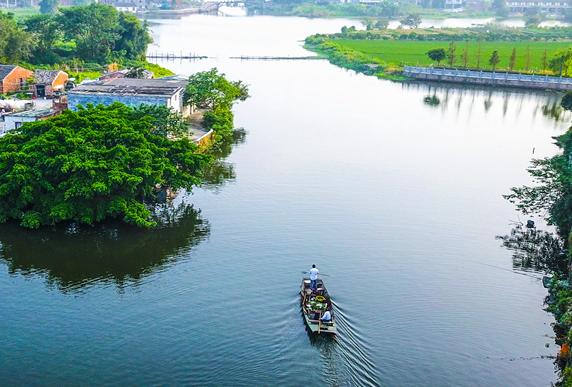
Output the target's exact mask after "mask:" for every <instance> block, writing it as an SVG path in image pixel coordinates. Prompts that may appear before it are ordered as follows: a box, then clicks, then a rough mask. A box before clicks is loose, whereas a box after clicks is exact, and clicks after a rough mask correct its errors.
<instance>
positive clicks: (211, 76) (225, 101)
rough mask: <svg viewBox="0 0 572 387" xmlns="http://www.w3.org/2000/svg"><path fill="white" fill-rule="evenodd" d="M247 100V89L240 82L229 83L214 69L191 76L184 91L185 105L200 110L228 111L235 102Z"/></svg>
mask: <svg viewBox="0 0 572 387" xmlns="http://www.w3.org/2000/svg"><path fill="white" fill-rule="evenodd" d="M247 98H248V87H247V86H246V85H245V84H244V83H242V81H236V82H233V81H229V80H228V79H226V77H225V75H224V74H221V73H219V72H218V70H217V69H216V68H213V69H211V70H209V71H201V72H198V73H195V74H193V75H191V77H190V78H189V84H188V85H187V88H186V90H185V103H192V104H194V105H195V106H196V107H198V108H200V109H212V110H217V109H221V108H222V109H230V107H231V106H232V104H233V103H234V102H235V101H244V100H245V99H247Z"/></svg>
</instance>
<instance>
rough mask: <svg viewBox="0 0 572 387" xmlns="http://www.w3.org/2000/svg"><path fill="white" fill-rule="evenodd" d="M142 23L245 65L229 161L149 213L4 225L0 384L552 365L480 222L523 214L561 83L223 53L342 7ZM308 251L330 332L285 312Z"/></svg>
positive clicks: (528, 298)
mask: <svg viewBox="0 0 572 387" xmlns="http://www.w3.org/2000/svg"><path fill="white" fill-rule="evenodd" d="M157 23H158V24H155V25H154V27H153V31H154V39H155V43H154V46H153V47H152V48H151V50H156V51H161V50H162V51H181V50H182V51H185V52H195V53H199V54H202V55H208V56H211V57H212V59H208V60H204V61H196V62H189V61H181V62H179V61H177V62H162V63H161V64H163V65H165V66H167V67H169V68H171V69H173V70H174V71H176V72H179V73H183V74H191V73H193V72H195V71H198V70H204V69H209V68H211V67H213V66H217V67H219V68H220V69H221V71H223V72H225V73H226V74H227V75H228V76H229V77H231V78H234V79H242V80H244V81H245V82H246V83H248V84H249V85H250V89H251V94H252V98H250V99H249V100H248V101H246V102H244V103H242V104H240V105H238V106H237V107H236V109H235V113H236V124H237V125H238V126H240V127H243V128H244V129H245V131H246V135H245V136H244V137H243V138H242V139H240V141H237V142H238V144H237V145H236V147H235V149H234V151H233V153H232V154H231V156H230V157H229V158H228V159H227V160H226V170H227V172H228V173H227V175H228V179H227V180H225V181H221V182H219V184H216V185H209V186H207V187H204V188H201V189H197V190H195V191H194V193H193V194H192V195H190V196H189V197H188V198H187V202H188V203H191V204H192V207H184V206H182V205H181V206H180V207H179V206H178V207H177V208H176V209H174V214H173V213H170V221H169V222H168V224H167V225H166V226H164V227H161V228H160V229H158V230H153V231H140V230H131V229H126V228H118V227H115V226H113V225H107V226H105V227H99V228H96V229H93V230H76V229H68V230H64V231H62V230H57V231H56V230H44V231H40V232H35V233H26V232H24V231H21V230H19V229H17V228H15V227H10V226H4V227H1V228H0V242H1V250H0V252H1V255H0V294H1V302H0V384H2V385H40V384H42V385H44V384H48V385H82V384H87V385H93V384H121V385H148V384H155V385H169V384H170V385H173V384H192V385H275V384H278V383H279V384H283V385H301V384H308V383H310V382H314V383H319V384H322V385H387V386H422V385H423V386H445V385H449V386H477V385H483V386H485V385H486V386H543V385H544V386H548V385H549V384H550V382H552V381H553V380H554V379H555V376H554V366H553V363H552V362H553V360H551V359H546V358H543V356H546V355H554V354H555V353H556V350H557V348H556V347H555V346H554V344H553V339H552V338H551V337H550V336H551V335H552V331H551V328H550V323H551V321H552V318H551V316H550V315H549V314H547V313H545V312H544V311H543V310H542V302H543V298H544V296H545V291H544V289H543V288H542V286H541V283H540V281H539V280H538V279H536V278H534V275H533V276H532V277H531V276H526V275H521V274H519V273H517V272H514V271H513V270H512V263H511V255H510V252H508V251H506V250H504V249H503V248H502V247H500V242H499V241H498V240H495V235H498V234H504V233H506V232H508V231H509V228H510V225H509V223H510V221H511V220H516V219H517V214H516V213H515V212H514V210H513V208H512V207H511V205H510V204H508V203H506V202H505V201H504V200H503V199H502V198H501V195H502V194H503V193H506V192H507V191H508V189H509V187H511V186H513V185H518V184H523V183H527V182H529V178H528V176H527V174H526V172H525V168H526V167H527V165H528V162H529V159H530V158H531V157H533V156H537V157H540V156H546V155H551V154H553V153H554V152H555V148H554V146H553V145H552V139H551V137H552V136H555V135H558V134H560V133H562V132H563V130H564V129H565V128H566V127H567V126H568V123H567V121H568V122H569V120H570V117H561V118H560V120H557V119H556V118H555V117H554V116H555V114H554V112H552V110H551V106H552V105H553V104H554V103H556V102H557V100H558V97H557V96H556V95H554V94H526V93H522V92H518V91H491V90H487V89H463V88H458V87H435V86H432V85H419V84H409V85H404V84H399V83H391V82H388V81H381V80H377V79H375V78H371V77H365V76H361V75H356V74H354V73H352V72H349V71H345V70H343V69H340V68H337V67H334V66H332V65H330V64H329V63H327V62H325V61H290V62H284V61H281V62H278V61H274V62H271V61H240V60H236V59H229V57H231V56H236V55H308V53H307V52H306V51H305V50H304V49H303V48H302V47H301V43H300V40H301V39H303V38H304V37H305V36H306V35H308V34H311V33H316V32H332V31H337V30H339V29H340V27H341V26H342V25H344V24H346V25H347V24H349V23H350V22H349V21H347V20H316V19H313V20H309V19H301V18H300V19H299V18H273V17H255V18H216V17H208V16H193V17H187V18H184V19H182V20H170V21H158V22H157ZM433 96H434V97H436V98H432V99H431V101H433V104H427V103H425V102H424V99H425V98H426V97H433ZM436 100H438V101H439V103H438V104H437V105H435V101H436ZM551 112H552V113H551ZM533 153H534V154H533ZM180 202H181V201H180V200H179V201H178V202H177V204H179V203H180ZM312 263H316V264H317V265H318V266H319V268H320V269H321V271H322V272H324V273H327V274H329V277H327V278H325V279H326V281H327V284H328V288H329V289H330V291H331V293H332V294H333V295H334V299H335V305H336V308H337V309H336V310H337V311H338V318H339V325H340V329H339V330H340V334H339V336H338V337H337V338H336V339H333V340H328V339H323V338H318V339H316V338H313V337H310V336H309V335H308V333H307V332H306V330H305V327H304V323H303V320H302V316H301V314H300V309H299V301H298V297H297V288H298V283H299V280H300V277H301V273H300V272H301V271H302V270H306V269H307V268H308V267H309V266H310V265H311V264H312ZM546 343H549V344H550V345H549V347H548V348H546V347H545V344H546Z"/></svg>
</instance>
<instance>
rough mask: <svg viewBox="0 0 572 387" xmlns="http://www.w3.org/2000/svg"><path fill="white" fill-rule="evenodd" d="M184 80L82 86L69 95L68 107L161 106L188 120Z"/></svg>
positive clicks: (118, 81)
mask: <svg viewBox="0 0 572 387" xmlns="http://www.w3.org/2000/svg"><path fill="white" fill-rule="evenodd" d="M186 85H187V81H186V80H183V81H181V80H176V79H137V78H119V79H111V80H107V81H105V80H103V81H95V82H90V83H84V84H81V85H79V86H77V87H75V88H74V89H72V90H70V91H69V92H68V106H69V108H70V109H72V110H77V108H78V106H79V105H82V106H86V105H88V104H92V105H111V104H112V103H114V102H120V103H122V104H125V105H128V106H140V105H163V106H167V107H169V108H172V109H173V110H174V111H176V112H178V113H181V114H182V115H184V116H187V115H189V114H190V113H191V109H190V106H188V105H185V104H184V102H183V95H184V92H185V87H186Z"/></svg>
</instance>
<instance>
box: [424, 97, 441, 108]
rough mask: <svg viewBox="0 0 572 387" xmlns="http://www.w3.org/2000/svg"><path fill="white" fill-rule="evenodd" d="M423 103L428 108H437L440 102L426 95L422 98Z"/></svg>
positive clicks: (436, 98)
mask: <svg viewBox="0 0 572 387" xmlns="http://www.w3.org/2000/svg"><path fill="white" fill-rule="evenodd" d="M423 102H424V103H425V105H428V106H439V104H440V103H441V100H440V99H439V98H438V97H437V96H436V95H428V96H425V98H423Z"/></svg>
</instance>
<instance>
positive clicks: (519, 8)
mask: <svg viewBox="0 0 572 387" xmlns="http://www.w3.org/2000/svg"><path fill="white" fill-rule="evenodd" d="M506 5H507V6H508V8H509V9H510V11H511V12H516V13H523V12H526V11H527V10H532V9H534V10H538V11H541V12H546V13H550V14H560V15H564V13H565V11H567V10H568V9H570V8H571V5H570V0H555V1H550V0H549V1H530V0H508V1H507V2H506Z"/></svg>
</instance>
